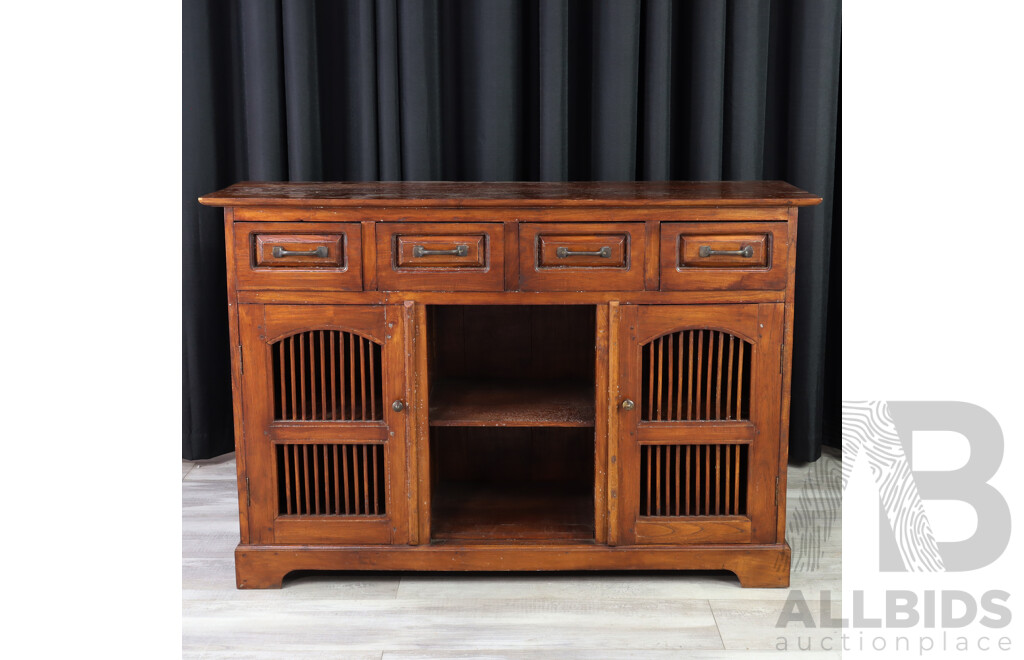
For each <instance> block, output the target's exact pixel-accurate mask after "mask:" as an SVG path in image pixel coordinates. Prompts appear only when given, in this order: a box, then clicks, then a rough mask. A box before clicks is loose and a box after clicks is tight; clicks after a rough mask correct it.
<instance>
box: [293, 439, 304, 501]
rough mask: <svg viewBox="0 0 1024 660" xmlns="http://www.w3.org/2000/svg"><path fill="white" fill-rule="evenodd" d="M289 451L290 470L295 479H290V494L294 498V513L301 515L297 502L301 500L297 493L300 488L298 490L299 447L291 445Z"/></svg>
mask: <svg viewBox="0 0 1024 660" xmlns="http://www.w3.org/2000/svg"><path fill="white" fill-rule="evenodd" d="M291 450H292V470H293V471H294V473H295V478H294V479H292V492H293V495H294V496H295V513H302V509H301V508H300V506H299V502H300V499H301V498H300V496H299V491H300V488H299V446H298V445H291Z"/></svg>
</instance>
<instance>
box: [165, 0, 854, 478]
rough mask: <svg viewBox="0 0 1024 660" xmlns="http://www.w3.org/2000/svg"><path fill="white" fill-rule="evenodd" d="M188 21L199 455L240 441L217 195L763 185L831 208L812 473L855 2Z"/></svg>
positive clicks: (364, 6)
mask: <svg viewBox="0 0 1024 660" xmlns="http://www.w3.org/2000/svg"><path fill="white" fill-rule="evenodd" d="M183 21H184V37H183V47H184V48H183V57H182V64H183V87H184V88H183V104H184V107H183V111H184V122H183V132H184V139H183V145H182V148H183V169H184V171H183V194H182V239H183V255H182V257H183V259H182V267H183V299H184V302H183V306H184V309H183V328H182V330H183V364H182V368H183V384H184V385H183V387H184V390H183V442H182V446H183V454H184V456H185V457H186V458H206V457H210V456H214V455H217V454H219V453H224V452H226V451H230V450H231V447H232V438H231V428H232V426H231V419H230V416H231V406H230V378H229V370H228V364H229V361H228V355H229V354H228V339H227V323H226V312H225V305H224V303H225V283H224V262H223V247H224V246H223V231H222V228H221V223H220V220H219V217H220V216H219V213H218V211H217V210H216V209H206V208H203V207H200V206H199V205H198V203H197V202H196V201H195V198H196V197H198V196H199V195H201V194H203V193H207V192H210V191H212V190H215V189H217V188H220V187H223V186H226V185H229V184H231V183H233V182H235V181H238V180H244V179H248V180H306V181H309V180H312V181H316V180H330V181H369V180H517V179H522V180H546V181H558V180H590V179H593V180H631V179H646V180H664V179H679V180H694V179H711V180H716V179H726V180H736V179H760V178H764V179H784V180H787V181H789V182H791V183H793V184H795V185H797V186H800V187H802V188H805V189H807V190H810V191H812V192H815V193H817V194H819V195H822V196H823V197H824V198H825V201H824V203H823V204H822V205H820V206H818V207H815V208H813V209H805V210H803V211H801V224H800V236H799V250H798V254H799V257H798V269H799V270H798V274H799V275H798V280H799V281H798V290H797V298H796V327H795V333H796V336H795V345H794V347H793V358H794V374H793V397H792V427H791V433H790V435H791V444H790V453H791V456H792V457H793V458H794V459H797V460H812V459H814V458H817V456H818V455H819V453H820V444H821V442H822V437H823V435H824V432H823V429H824V428H825V427H828V428H831V426H829V425H830V424H831V423H832V422H834V420H832V419H831V417H830V416H834V415H835V412H834V406H832V405H829V403H830V402H829V401H826V393H828V394H829V395H833V393H834V391H835V390H834V384H835V380H834V379H835V378H836V377H837V374H835V373H834V369H837V368H838V367H837V366H835V367H834V369H833V370H832V371H829V372H826V369H825V365H826V364H828V365H830V366H832V365H838V361H837V360H835V359H834V358H835V356H836V354H837V353H838V350H839V347H838V345H837V341H836V340H835V338H834V337H833V336H832V334H830V333H829V332H828V328H829V324H830V323H831V324H832V327H833V328H834V327H835V323H836V319H837V314H838V311H837V310H838V308H839V306H838V300H837V299H836V297H837V294H836V291H838V288H837V287H836V286H835V283H834V282H830V277H829V276H830V273H831V272H836V273H837V272H838V271H836V270H835V269H834V267H833V266H832V263H831V261H832V258H833V255H834V254H838V252H837V248H836V246H834V245H833V242H832V234H833V228H832V222H833V215H834V214H835V215H838V209H835V213H834V209H833V203H834V202H833V200H835V199H838V197H839V192H840V191H839V181H838V180H837V179H836V145H837V140H838V124H839V105H838V91H839V57H840V2H839V1H838V0H774V1H771V0H724V1H723V0H695V1H693V2H673V1H671V0H596V1H593V2H591V1H589V0H586V1H585V0H526V1H515V0H462V1H459V0H352V1H350V2H334V1H329V0H321V1H317V2H313V1H309V2H306V1H303V2H298V1H295V2H292V1H289V2H283V1H281V0H230V1H225V0H185V2H184V7H183ZM837 276H838V275H837ZM830 293H831V294H832V295H831V296H830Z"/></svg>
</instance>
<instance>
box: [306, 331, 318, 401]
mask: <svg viewBox="0 0 1024 660" xmlns="http://www.w3.org/2000/svg"><path fill="white" fill-rule="evenodd" d="M305 334H306V335H307V337H308V339H307V341H308V343H309V418H310V419H319V417H317V410H316V332H315V331H310V332H307V333H305Z"/></svg>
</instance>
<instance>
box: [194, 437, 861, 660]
mask: <svg viewBox="0 0 1024 660" xmlns="http://www.w3.org/2000/svg"><path fill="white" fill-rule="evenodd" d="M187 465H188V466H190V467H186V466H187ZM840 465H841V464H840V461H839V457H838V456H836V455H833V454H828V453H827V454H825V455H824V456H823V458H822V459H821V461H818V462H817V463H811V464H807V465H800V466H793V467H791V468H790V476H789V483H788V491H787V494H788V509H789V511H788V514H787V515H788V517H789V520H790V521H791V523H790V525H789V529H788V533H787V539H788V540H789V542H790V544H791V545H792V546H793V556H794V565H793V573H792V580H791V588H793V589H801V590H802V591H803V593H804V594H805V595H806V596H807V597H808V598H820V597H821V595H820V594H822V592H826V591H828V592H830V593H831V594H834V596H833V597H835V598H839V594H840V589H841V585H842V581H841V578H842V572H841V571H842V564H841V561H842V554H841V550H842V528H841V521H842V509H841V503H840V502H839V499H838V497H837V496H836V493H835V492H833V491H834V488H833V485H832V482H831V481H830V479H832V478H833V476H834V474H835V470H837V469H838V468H839V467H840ZM237 543H238V502H237V481H236V474H235V462H234V459H233V456H230V455H229V456H227V457H221V458H219V459H215V460H212V461H196V462H186V461H183V463H182V643H183V656H184V657H187V658H278V657H288V658H325V657H346V658H356V659H363V658H384V659H391V660H398V659H412V658H425V659H426V658H532V657H539V656H540V657H559V658H566V659H568V660H572V659H573V658H581V659H583V658H586V659H587V660H590V659H591V658H595V657H607V656H610V655H611V656H614V657H617V658H627V659H628V658H640V657H643V658H645V659H648V658H653V659H654V660H657V659H659V658H678V657H687V658H695V659H697V660H701V659H704V660H718V659H727V658H741V659H742V658H751V659H756V658H767V657H768V656H769V654H770V655H771V656H772V657H777V655H778V653H777V651H775V650H774V646H773V644H774V643H775V641H776V640H777V638H778V637H779V636H780V631H779V630H778V629H776V628H775V627H774V626H775V623H776V621H777V620H778V613H779V612H780V611H781V608H782V605H783V603H784V601H785V599H786V598H787V597H788V596H789V593H790V591H789V590H788V589H742V588H741V587H740V586H739V584H738V582H737V581H736V579H735V577H734V576H733V575H732V574H730V573H719V572H693V573H670V572H642V573H630V572H609V573H512V574H496V573H483V574H465V573H457V574H446V573H405V574H402V573H356V572H353V573H304V574H298V575H296V576H289V577H288V578H287V579H286V581H285V588H284V589H280V590H242V591H240V590H237V589H235V585H234V559H233V553H234V549H235V546H236V545H237ZM825 598H829V596H828V595H826V596H825ZM809 604H811V607H812V609H814V608H816V607H817V603H816V601H809ZM835 612H836V613H837V615H838V609H836V610H835ZM815 616H816V617H817V612H816V611H815ZM781 634H782V635H785V636H788V637H789V638H790V639H792V640H793V643H794V644H795V643H797V636H798V635H802V642H803V643H804V644H805V645H806V641H807V635H806V631H804V630H803V628H802V627H800V626H799V625H797V624H794V625H791V626H790V627H789V628H787V629H785V630H783V631H781ZM816 634H817V637H814V636H813V635H812V643H813V641H814V640H817V639H820V637H821V636H822V635H825V634H828V631H827V630H818V631H816ZM801 657H802V658H805V659H806V660H821V659H823V658H835V657H838V655H837V654H834V653H828V652H821V651H820V649H819V650H818V651H816V652H815V651H801Z"/></svg>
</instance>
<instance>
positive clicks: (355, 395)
mask: <svg viewBox="0 0 1024 660" xmlns="http://www.w3.org/2000/svg"><path fill="white" fill-rule="evenodd" d="M271 353H272V363H273V367H274V387H273V391H274V419H275V420H277V421H325V422H330V421H340V422H369V421H382V420H383V419H384V411H383V400H384V396H383V391H382V387H383V382H382V381H383V379H382V377H381V376H382V370H381V346H380V344H378V343H376V342H374V341H373V340H370V339H367V338H365V337H362V336H360V335H357V334H355V333H351V332H344V331H341V330H309V331H306V332H300V333H298V334H295V335H291V336H289V337H284V338H282V339H280V340H279V341H277V342H275V343H273V344H271ZM346 363H347V364H346Z"/></svg>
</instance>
